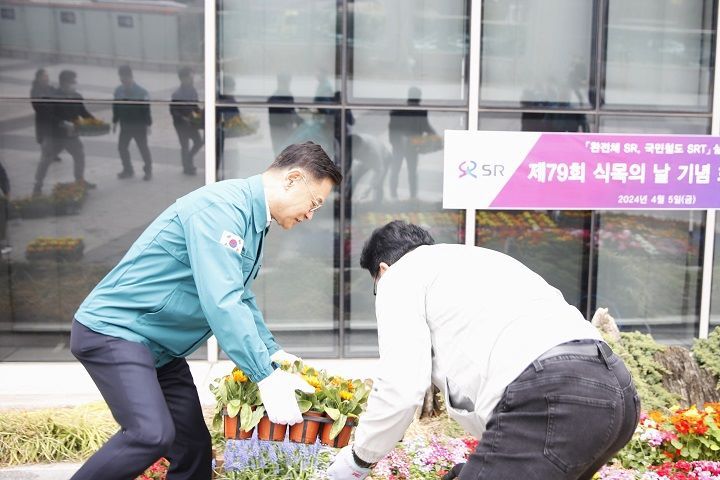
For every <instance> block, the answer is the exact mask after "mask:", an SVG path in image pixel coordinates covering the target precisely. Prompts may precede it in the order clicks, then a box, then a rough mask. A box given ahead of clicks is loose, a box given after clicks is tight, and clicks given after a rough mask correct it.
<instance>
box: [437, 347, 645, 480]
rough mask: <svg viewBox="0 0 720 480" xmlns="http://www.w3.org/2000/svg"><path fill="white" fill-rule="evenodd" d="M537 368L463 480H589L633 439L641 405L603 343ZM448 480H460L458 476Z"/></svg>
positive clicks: (509, 392) (511, 397)
mask: <svg viewBox="0 0 720 480" xmlns="http://www.w3.org/2000/svg"><path fill="white" fill-rule="evenodd" d="M596 344H597V346H598V350H597V354H596V355H577V354H567V355H560V356H556V357H551V358H547V359H545V360H536V361H535V362H533V364H532V365H530V366H529V367H528V368H527V369H526V370H525V371H524V372H523V373H522V374H520V376H519V377H518V378H517V379H515V380H514V381H513V382H512V383H511V384H510V385H509V386H508V387H507V389H506V390H505V394H504V396H503V398H502V399H501V400H500V403H499V404H498V405H497V407H496V408H495V410H494V411H493V413H492V415H491V417H490V420H489V421H488V424H487V430H486V432H485V433H484V434H483V436H482V439H481V440H480V444H479V445H478V448H477V450H476V451H475V453H473V454H472V455H470V458H469V459H468V462H467V463H466V464H465V465H464V467H462V470H460V469H459V468H458V469H454V470H455V471H456V474H457V470H460V472H459V477H458V478H459V479H460V480H485V479H491V480H499V479H512V478H514V479H523V480H589V479H591V478H592V476H593V474H594V473H595V472H596V471H597V470H599V469H600V467H602V465H604V464H605V463H606V462H607V461H608V460H610V459H611V458H612V457H613V455H615V453H617V452H618V451H619V450H620V449H621V448H622V447H623V446H624V445H625V444H626V443H627V442H628V441H629V440H630V438H631V437H632V434H633V432H634V431H635V427H636V426H637V423H638V420H639V414H640V399H639V397H638V395H637V392H636V390H635V386H634V385H633V382H632V378H631V377H630V373H629V372H628V370H627V368H626V367H625V364H624V363H623V361H622V360H621V359H620V357H618V356H616V355H615V354H614V353H612V351H611V350H610V348H609V347H608V346H607V345H606V344H605V343H603V342H596ZM447 478H455V477H454V476H452V474H450V475H448V477H447Z"/></svg>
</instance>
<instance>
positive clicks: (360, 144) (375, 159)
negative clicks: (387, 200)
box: [347, 133, 392, 202]
mask: <svg viewBox="0 0 720 480" xmlns="http://www.w3.org/2000/svg"><path fill="white" fill-rule="evenodd" d="M348 142H350V143H351V145H352V147H351V150H350V152H351V156H349V157H348V158H352V163H351V167H352V168H348V169H347V171H348V172H350V174H349V175H350V180H348V181H347V189H348V191H349V193H348V195H349V196H350V197H352V195H353V193H354V192H355V191H356V190H357V187H358V184H359V183H360V180H361V179H362V178H363V177H364V176H365V175H366V174H370V180H369V182H368V183H367V184H368V187H367V188H366V189H365V190H364V191H362V192H358V193H357V196H358V199H359V200H363V199H365V198H367V197H369V196H371V195H372V199H373V200H374V201H375V202H381V201H382V199H383V194H384V192H383V190H384V188H385V174H386V173H387V165H388V164H390V162H392V155H391V153H390V152H389V151H388V148H387V147H386V146H385V144H384V143H383V142H382V141H380V140H378V139H377V138H375V137H374V136H372V135H360V134H356V133H354V134H352V135H351V136H350V137H348Z"/></svg>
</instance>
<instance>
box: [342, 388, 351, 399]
mask: <svg viewBox="0 0 720 480" xmlns="http://www.w3.org/2000/svg"><path fill="white" fill-rule="evenodd" d="M340 398H342V399H343V400H352V398H353V394H352V393H350V392H348V391H347V390H343V391H341V392H340Z"/></svg>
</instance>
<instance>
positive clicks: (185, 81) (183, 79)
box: [178, 67, 195, 87]
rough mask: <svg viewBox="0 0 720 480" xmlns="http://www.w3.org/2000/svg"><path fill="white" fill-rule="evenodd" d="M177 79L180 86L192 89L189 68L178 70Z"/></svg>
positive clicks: (190, 70)
mask: <svg viewBox="0 0 720 480" xmlns="http://www.w3.org/2000/svg"><path fill="white" fill-rule="evenodd" d="M178 78H179V79H180V85H182V86H184V87H192V86H193V83H195V81H194V78H193V69H192V68H191V67H182V68H181V69H180V70H178Z"/></svg>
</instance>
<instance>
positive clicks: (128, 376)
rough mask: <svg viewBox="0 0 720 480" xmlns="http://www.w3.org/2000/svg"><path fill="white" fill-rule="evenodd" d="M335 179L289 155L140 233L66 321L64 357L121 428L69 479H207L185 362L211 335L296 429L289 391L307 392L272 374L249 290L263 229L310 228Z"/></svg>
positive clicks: (330, 170)
mask: <svg viewBox="0 0 720 480" xmlns="http://www.w3.org/2000/svg"><path fill="white" fill-rule="evenodd" d="M341 180H342V175H341V173H340V171H339V170H338V168H337V167H336V166H335V164H333V163H332V161H331V160H330V159H329V158H328V156H327V154H326V153H325V152H324V151H323V149H322V148H321V147H320V146H319V145H316V144H314V143H312V142H307V143H304V144H296V145H291V146H289V147H287V148H286V149H285V150H284V151H283V152H282V153H281V154H280V155H279V156H278V157H277V159H276V160H275V161H274V162H273V164H272V165H271V166H270V167H269V168H268V170H267V171H265V172H264V173H263V174H262V175H257V176H254V177H250V178H247V179H236V180H226V181H222V182H218V183H215V184H212V185H207V186H205V187H202V188H200V189H198V190H195V191H194V192H192V193H190V194H188V195H186V196H184V197H182V198H180V199H178V200H177V201H176V202H175V203H174V204H173V205H171V206H170V207H169V208H168V209H167V210H165V211H164V212H163V213H162V214H160V216H159V217H158V218H157V219H156V220H155V221H154V222H152V223H151V224H150V226H149V227H148V228H147V229H146V230H145V232H143V234H142V235H141V236H140V238H138V239H137V240H136V241H135V243H134V244H133V245H132V247H131V248H130V250H129V251H128V253H127V254H126V255H125V257H124V258H123V259H122V260H121V261H120V263H119V264H118V265H117V266H116V267H115V268H114V269H113V270H112V271H110V273H108V275H107V276H106V277H105V278H104V279H103V280H102V281H101V282H100V283H99V284H98V285H97V286H96V287H95V289H94V290H93V291H92V292H91V293H90V295H89V296H88V297H87V299H86V300H85V301H84V302H83V303H82V305H80V308H79V309H78V311H77V313H76V314H75V321H74V322H73V326H72V334H71V350H72V352H73V354H74V355H75V357H76V358H77V359H78V360H79V361H80V362H81V363H82V364H83V365H84V366H85V368H86V369H87V371H88V373H89V374H90V376H91V377H92V379H93V381H94V382H95V384H96V385H97V387H98V389H99V390H100V392H101V393H102V395H103V397H104V398H105V400H106V402H107V404H108V406H109V407H110V410H111V411H112V413H113V416H114V417H115V419H116V420H117V422H118V423H119V424H120V427H121V430H120V431H119V432H118V433H117V434H116V435H115V436H113V437H112V438H111V439H110V440H109V441H108V443H106V444H105V445H104V446H103V447H102V448H101V449H100V450H99V451H98V452H97V453H95V455H93V456H92V457H91V458H90V459H89V460H88V461H87V462H86V463H85V465H83V467H82V468H81V469H80V470H79V471H78V472H77V473H76V474H75V476H73V477H72V480H91V479H92V480H97V479H100V478H102V479H104V480H113V479H118V480H120V479H122V480H128V479H131V478H135V476H137V475H138V474H140V473H141V472H142V471H143V470H144V469H145V468H147V467H148V466H149V465H151V464H152V463H153V462H154V461H155V460H157V459H158V458H159V457H161V456H164V457H166V458H167V459H168V460H169V461H170V471H169V474H168V480H190V479H192V480H195V479H198V480H206V479H207V480H209V479H210V478H211V443H210V434H209V432H208V430H207V427H206V426H205V423H204V421H203V416H202V410H201V407H200V401H199V398H198V394H197V390H196V388H195V386H194V384H193V380H192V376H191V374H190V370H189V368H188V364H187V362H186V361H185V357H186V356H188V355H189V354H190V353H192V352H193V351H195V350H196V349H197V348H198V347H200V346H201V345H202V344H203V343H205V341H206V340H207V339H208V337H210V336H211V335H213V334H214V335H215V336H216V337H217V339H218V342H219V343H220V346H221V347H222V349H223V350H224V351H225V352H226V353H227V354H228V356H229V357H230V359H231V360H232V361H233V362H235V364H237V365H238V366H239V367H240V368H241V369H242V370H243V371H244V372H246V373H247V375H248V377H249V378H250V379H251V380H252V381H254V382H257V383H258V385H259V388H260V394H261V396H262V400H263V403H264V405H265V408H266V410H267V412H268V416H269V417H270V419H271V420H272V421H274V422H276V423H285V424H293V423H298V422H300V421H302V416H301V414H300V411H299V409H298V406H297V403H296V400H295V390H297V389H299V390H303V391H307V392H312V391H314V389H313V388H312V387H311V386H310V385H308V384H307V383H306V382H304V381H303V380H302V379H301V378H300V377H298V376H295V375H291V374H289V373H287V372H284V371H282V370H279V369H275V368H274V366H275V365H276V364H277V363H278V362H280V361H282V360H284V359H293V358H296V357H294V356H292V355H290V354H288V353H285V352H284V351H283V350H282V349H281V348H280V346H279V345H278V344H277V343H276V342H275V339H274V338H273V336H272V334H271V333H270V331H269V330H268V328H267V326H266V325H265V322H264V320H263V316H262V313H261V312H260V310H259V309H258V307H257V304H256V302H255V296H254V294H253V293H252V290H251V288H250V287H251V284H252V282H253V280H254V279H255V277H256V276H257V274H258V271H259V269H260V266H261V264H262V251H263V243H264V239H265V235H266V233H267V230H268V227H269V224H270V221H271V219H274V220H275V221H276V222H277V223H278V224H279V225H280V226H281V227H282V228H284V229H290V228H292V227H293V226H295V225H296V224H297V223H300V222H302V221H305V220H310V219H312V217H313V214H314V212H315V211H316V210H317V209H318V208H320V207H321V206H322V205H323V202H324V200H325V199H327V198H328V196H329V195H330V192H331V190H332V188H333V186H334V185H338V184H339V183H340V181H341Z"/></svg>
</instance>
